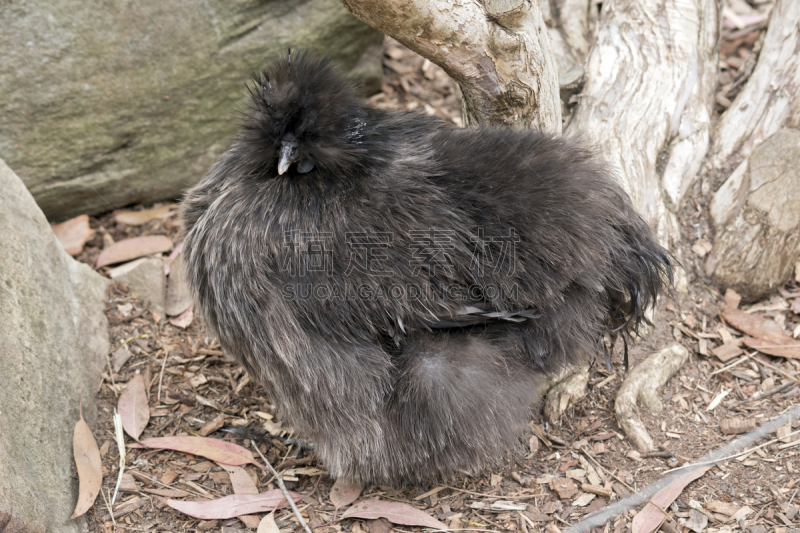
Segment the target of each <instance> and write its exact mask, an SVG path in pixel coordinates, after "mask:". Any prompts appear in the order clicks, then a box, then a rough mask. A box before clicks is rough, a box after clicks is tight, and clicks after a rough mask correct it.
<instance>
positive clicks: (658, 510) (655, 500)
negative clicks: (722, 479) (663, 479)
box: [631, 465, 714, 533]
mask: <svg viewBox="0 0 800 533" xmlns="http://www.w3.org/2000/svg"><path fill="white" fill-rule="evenodd" d="M712 466H714V465H706V466H702V467H697V468H690V469H688V470H686V472H684V473H683V474H682V475H681V476H679V477H677V478H675V479H674V480H673V481H672V482H671V483H670V484H669V485H667V486H666V487H664V488H663V489H661V490H660V491H658V492H656V493H655V494H654V495H653V497H652V498H650V501H649V502H647V505H645V506H644V509H642V510H641V511H639V512H638V513H636V516H634V517H633V522H632V523H631V531H632V533H650V532H651V531H655V530H657V529H658V528H659V527H660V526H661V524H662V523H663V522H664V520H665V519H666V518H667V515H666V514H665V513H664V511H662V509H666V508H667V507H669V506H670V505H672V502H674V501H675V498H677V497H678V496H679V495H680V493H681V492H682V491H683V489H684V488H685V487H686V485H688V484H689V483H691V482H692V481H694V480H695V479H697V478H699V477H700V476H702V475H703V474H705V473H706V472H708V470H710V469H711V467H712Z"/></svg>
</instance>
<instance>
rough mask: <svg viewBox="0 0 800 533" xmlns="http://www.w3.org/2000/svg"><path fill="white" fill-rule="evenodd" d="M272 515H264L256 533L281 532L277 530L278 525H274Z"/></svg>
mask: <svg viewBox="0 0 800 533" xmlns="http://www.w3.org/2000/svg"><path fill="white" fill-rule="evenodd" d="M273 514H274V513H269V514H268V515H264V518H262V519H261V522H259V524H258V529H257V530H256V533H280V532H281V530H280V529H278V524H276V523H275V517H274V516H273Z"/></svg>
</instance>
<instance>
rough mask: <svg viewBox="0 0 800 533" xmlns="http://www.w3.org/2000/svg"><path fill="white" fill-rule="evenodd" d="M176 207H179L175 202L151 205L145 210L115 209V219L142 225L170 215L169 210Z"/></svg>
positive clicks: (124, 222) (133, 224)
mask: <svg viewBox="0 0 800 533" xmlns="http://www.w3.org/2000/svg"><path fill="white" fill-rule="evenodd" d="M175 207H177V206H176V205H175V204H166V205H159V206H157V207H151V208H150V209H145V210H143V211H130V210H124V211H114V219H115V220H116V221H117V222H122V223H123V224H128V225H130V226H141V225H142V224H146V223H147V222H150V221H151V220H155V219H157V218H162V217H165V216H167V215H169V212H170V211H171V210H172V209H174V208H175Z"/></svg>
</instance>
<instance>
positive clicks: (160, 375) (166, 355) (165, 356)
mask: <svg viewBox="0 0 800 533" xmlns="http://www.w3.org/2000/svg"><path fill="white" fill-rule="evenodd" d="M167 357H169V354H166V353H165V354H164V361H163V362H162V363H161V373H160V374H159V375H158V398H157V400H158V401H157V402H156V403H161V382H162V381H164V367H165V366H167Z"/></svg>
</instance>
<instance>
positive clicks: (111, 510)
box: [95, 488, 117, 525]
mask: <svg viewBox="0 0 800 533" xmlns="http://www.w3.org/2000/svg"><path fill="white" fill-rule="evenodd" d="M100 496H102V497H103V501H104V502H106V509H108V515H109V516H110V517H111V521H112V522H113V523H114V525H117V520H116V519H115V518H114V510H113V509H112V508H111V503H109V501H108V498H106V493H105V492H104V491H103V489H102V488H101V489H100ZM95 513H96V511H95ZM98 520H99V517H98ZM100 521H101V522H102V520H100Z"/></svg>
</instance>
